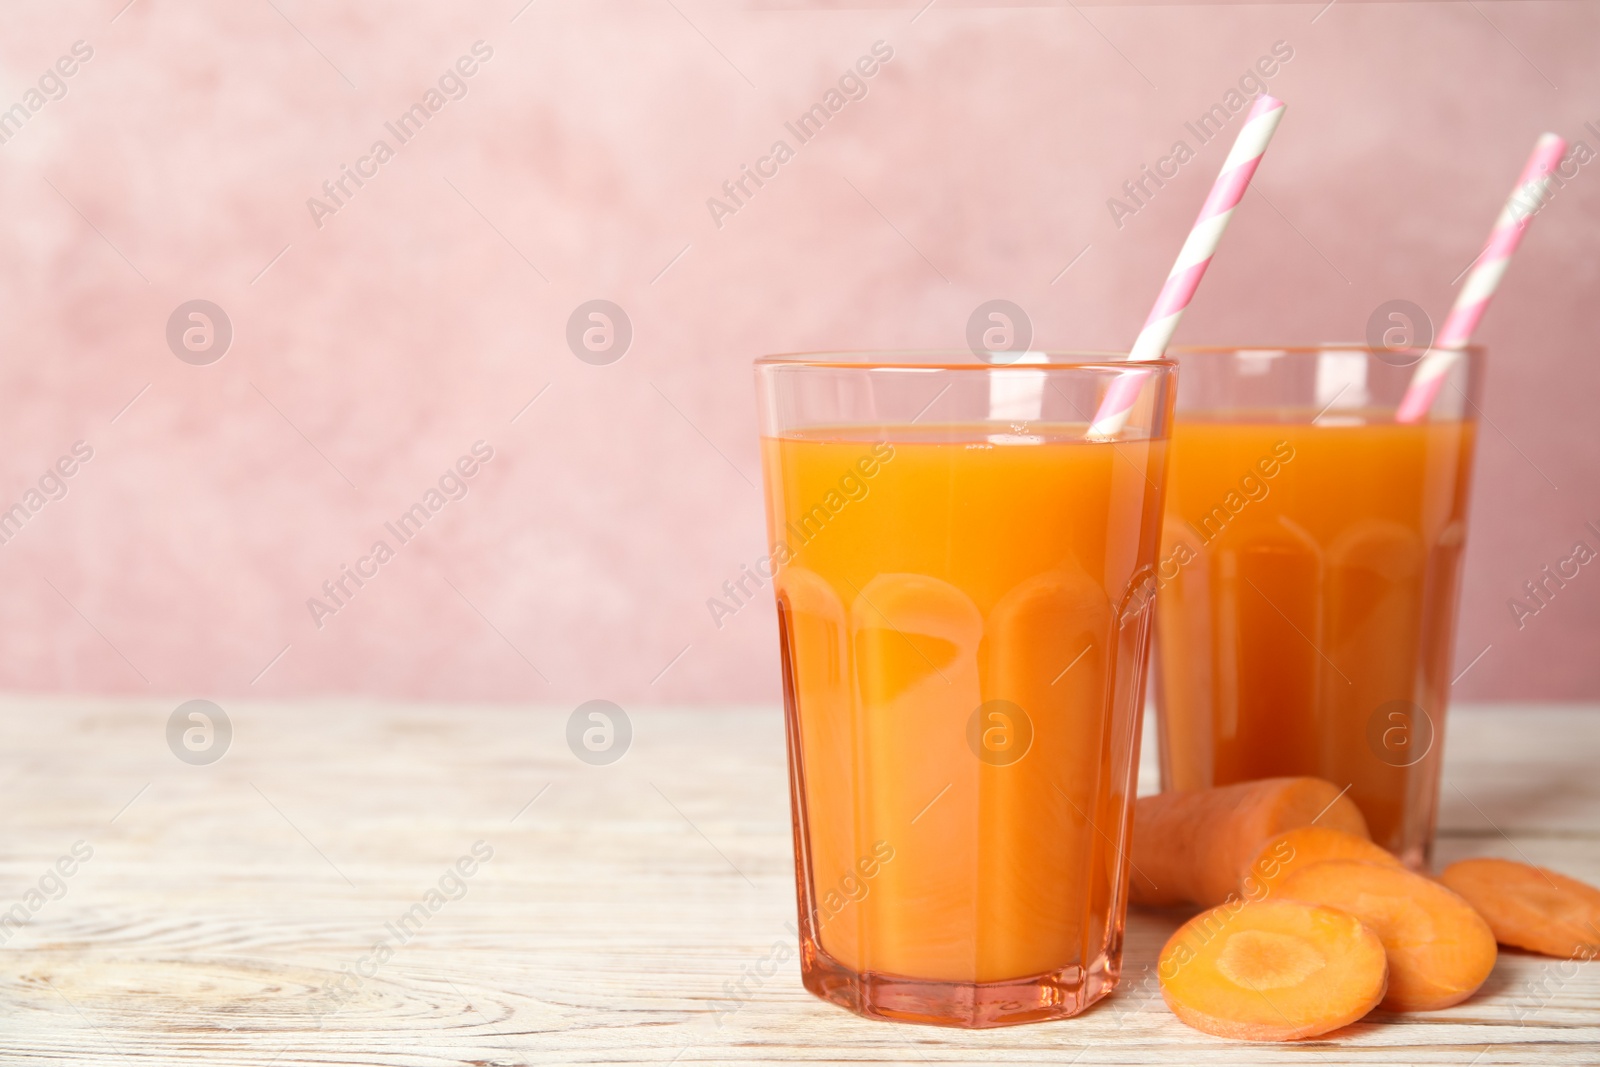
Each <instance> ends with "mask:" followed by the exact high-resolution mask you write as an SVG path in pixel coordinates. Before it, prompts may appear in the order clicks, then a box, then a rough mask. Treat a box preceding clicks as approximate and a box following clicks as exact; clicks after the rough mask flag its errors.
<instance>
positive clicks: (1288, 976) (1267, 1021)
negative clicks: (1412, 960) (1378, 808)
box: [1157, 900, 1388, 1041]
mask: <svg viewBox="0 0 1600 1067" xmlns="http://www.w3.org/2000/svg"><path fill="white" fill-rule="evenodd" d="M1157 974H1158V975H1159V976H1160V979H1161V995H1162V997H1163V998H1164V999H1165V1000H1166V1002H1167V1007H1169V1008H1171V1009H1172V1013H1173V1014H1174V1015H1176V1016H1177V1017H1178V1018H1179V1019H1182V1020H1183V1021H1184V1022H1186V1023H1188V1024H1189V1025H1190V1026H1192V1027H1194V1028H1195V1029H1196V1030H1204V1031H1205V1032H1206V1033H1208V1034H1215V1035H1217V1036H1218V1037H1229V1038H1234V1039H1237V1040H1241V1041H1298V1040H1300V1039H1302V1038H1307V1037H1316V1036H1317V1035H1318V1034H1325V1033H1327V1032H1328V1031H1330V1030H1337V1029H1338V1028H1339V1027H1341V1026H1347V1025H1349V1024H1350V1023H1353V1022H1355V1021H1356V1020H1357V1019H1359V1018H1361V1017H1362V1016H1363V1015H1365V1014H1367V1012H1369V1011H1371V1010H1372V1009H1373V1008H1374V1007H1376V1006H1377V1004H1378V1002H1379V1001H1380V1000H1382V999H1383V992H1384V987H1385V979H1386V977H1387V975H1388V965H1387V963H1386V962H1385V958H1384V952H1383V943H1382V942H1381V941H1380V940H1379V939H1378V935H1377V934H1375V933H1373V932H1372V931H1371V930H1369V929H1367V928H1366V927H1365V926H1363V925H1362V924H1361V922H1360V921H1359V920H1357V919H1356V918H1354V917H1353V916H1350V915H1346V914H1345V913H1344V912H1340V911H1335V910H1334V909H1332V908H1324V907H1319V906H1317V905H1314V904H1302V903H1298V902H1295V901H1279V900H1269V901H1263V902H1261V903H1259V904H1250V903H1244V902H1240V901H1234V902H1231V903H1228V904H1223V905H1221V906H1220V907H1216V908H1212V909H1211V910H1210V911H1205V912H1201V913H1200V914H1199V915H1196V916H1195V917H1194V918H1193V919H1190V920H1189V921H1188V922H1186V923H1184V924H1183V926H1181V927H1179V928H1178V931H1177V933H1175V934H1173V935H1172V938H1171V940H1169V941H1168V942H1167V945H1166V947H1165V948H1163V949H1162V950H1161V962H1160V965H1159V966H1158V968H1157Z"/></svg>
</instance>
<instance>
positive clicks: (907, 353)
mask: <svg viewBox="0 0 1600 1067" xmlns="http://www.w3.org/2000/svg"><path fill="white" fill-rule="evenodd" d="M994 354H995V355H997V356H1010V357H1012V358H1011V359H1008V360H1004V361H1002V360H999V359H997V360H995V361H993V362H990V361H989V360H985V359H984V358H982V357H981V356H979V355H977V354H975V353H974V352H973V351H972V350H971V349H967V348H904V349H898V348H884V349H870V348H843V349H837V350H828V351H815V352H780V353H776V354H773V355H766V356H758V357H757V358H756V359H755V360H754V366H755V367H756V368H757V369H758V370H759V369H765V368H780V367H811V368H817V369H832V370H940V371H984V372H987V371H996V370H1038V371H1064V370H1115V371H1121V370H1126V369H1128V368H1129V367H1133V366H1137V367H1148V368H1172V369H1176V367H1177V366H1178V364H1177V361H1176V360H1173V359H1167V358H1162V359H1141V360H1134V359H1129V358H1128V353H1127V352H1108V351H1094V350H1081V349H1065V348H1055V349H1052V348H1029V349H1023V350H1020V351H1017V352H997V353H994ZM1024 356H1029V357H1034V358H1033V359H1030V360H1028V361H1026V362H1024V361H1023V357H1024ZM1041 356H1042V357H1044V358H1043V360H1040V359H1038V358H1037V357H1041Z"/></svg>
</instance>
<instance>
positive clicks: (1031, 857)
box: [756, 353, 1172, 1027]
mask: <svg viewBox="0 0 1600 1067" xmlns="http://www.w3.org/2000/svg"><path fill="white" fill-rule="evenodd" d="M1005 358H1011V356H1010V355H1006V356H1005ZM1106 358H1107V359H1108V362H1103V363H1096V362H1089V361H1086V358H1085V357H1074V356H1070V355H1065V354H1046V353H1026V354H1024V355H1023V357H1022V358H1021V359H1019V360H1018V361H1017V362H1015V363H1012V364H1009V365H998V364H987V363H983V362H977V361H975V360H974V359H973V358H972V357H971V356H968V355H966V354H959V355H958V354H952V353H907V354H903V355H893V356H888V355H884V354H882V353H865V354H824V355H815V356H792V357H774V358H769V359H764V360H761V361H759V362H758V364H757V368H756V370H757V386H758V390H759V393H760V401H761V418H762V464H763V474H764V477H765V482H766V491H767V519H768V528H769V532H770V539H771V548H772V554H771V557H770V561H769V562H768V563H767V564H766V565H765V566H764V568H763V570H764V572H765V573H767V574H769V575H771V576H772V577H773V584H774V587H775V591H776V595H777V601H778V618H779V627H780V640H781V653H782V661H783V683H784V698H785V710H786V722H787V730H788V745H789V769H790V785H791V797H792V808H793V817H794V841H795V859H796V878H797V883H798V885H797V888H798V897H799V913H800V924H801V925H800V939H801V969H802V974H803V978H804V982H805V985H806V987H807V988H808V989H810V990H811V991H812V992H813V993H816V994H817V995H818V996H820V997H822V998H824V999H826V1000H830V1001H832V1002H834V1003H837V1004H840V1005H842V1006H844V1007H847V1008H849V1009H851V1010H852V1011H855V1012H858V1013H860V1014H863V1015H867V1016H872V1017H876V1018H886V1019H899V1020H909V1021H916V1022H924V1023H935V1024H942V1025H950V1026H965V1027H983V1026H999V1025H1006V1024H1010V1023H1020V1022H1029V1021H1036V1020H1042V1019H1051V1018H1061V1017H1064V1016H1068V1015H1074V1014H1076V1013H1077V1012H1079V1011H1082V1010H1083V1009H1084V1008H1085V1007H1087V1006H1088V1005H1089V1004H1090V1003H1092V1002H1094V1001H1095V1000H1097V999H1099V998H1100V997H1102V996H1104V995H1105V994H1106V993H1108V992H1109V991H1110V989H1111V988H1112V986H1113V985H1114V984H1115V982H1116V978H1117V973H1118V968H1119V966H1120V958H1121V942H1122V927H1123V915H1124V909H1125V901H1126V892H1125V890H1126V883H1127V873H1126V867H1127V864H1126V858H1125V856H1126V845H1127V837H1128V830H1129V821H1130V820H1129V811H1130V804H1131V802H1132V799H1133V795H1134V773H1135V769H1136V763H1137V760H1136V752H1137V745H1138V730H1139V709H1140V707H1141V705H1142V699H1143V693H1142V688H1143V678H1144V675H1145V668H1146V650H1147V647H1148V641H1149V632H1150V624H1149V619H1150V615H1151V611H1150V607H1151V602H1152V599H1153V593H1154V564H1155V562H1156V551H1157V547H1158V545H1159V541H1160V519H1161V495H1162V486H1163V482H1164V477H1165V469H1166V436H1167V431H1168V421H1169V419H1170V412H1171V392H1172V365H1171V364H1170V363H1167V362H1159V361H1158V362H1151V363H1141V364H1129V363H1126V362H1116V361H1115V360H1117V359H1118V357H1106ZM1119 378H1127V379H1130V380H1132V381H1134V382H1136V383H1137V385H1138V398H1137V401H1136V403H1135V405H1134V408H1133V412H1132V415H1131V417H1130V418H1129V420H1128V423H1127V425H1126V426H1125V427H1124V428H1123V429H1122V430H1121V431H1120V432H1119V433H1118V434H1117V436H1116V437H1115V438H1114V439H1111V440H1098V439H1097V440H1091V439H1089V438H1088V436H1087V425H1088V423H1089V422H1090V420H1091V416H1092V415H1093V413H1094V412H1095V410H1096V406H1097V404H1098V403H1099V400H1100V398H1101V397H1102V396H1103V395H1104V394H1105V392H1106V390H1107V389H1108V388H1109V386H1110V385H1111V383H1112V382H1113V381H1115V380H1117V379H1119Z"/></svg>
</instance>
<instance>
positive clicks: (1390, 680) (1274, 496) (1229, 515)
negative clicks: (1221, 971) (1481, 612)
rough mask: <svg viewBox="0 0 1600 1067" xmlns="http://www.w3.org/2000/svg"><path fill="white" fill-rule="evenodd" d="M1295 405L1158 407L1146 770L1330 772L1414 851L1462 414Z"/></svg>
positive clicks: (1207, 779)
mask: <svg viewBox="0 0 1600 1067" xmlns="http://www.w3.org/2000/svg"><path fill="white" fill-rule="evenodd" d="M1311 414H1313V413H1311V412H1280V413H1272V412H1265V413H1256V414H1254V415H1240V416H1236V417H1233V418H1229V419H1226V420H1224V419H1216V420H1207V419H1204V418H1195V417H1188V418H1180V419H1179V420H1178V423H1177V428H1176V430H1175V432H1174V435H1173V443H1172V465H1171V469H1170V478H1169V482H1168V495H1167V520H1166V525H1165V535H1164V544H1163V546H1162V564H1161V566H1160V567H1159V568H1158V577H1159V590H1160V591H1159V595H1158V611H1157V658H1158V663H1159V668H1158V674H1159V704H1160V708H1161V716H1162V733H1163V738H1162V740H1163V744H1162V774H1163V779H1164V784H1165V786H1166V788H1175V789H1199V788H1203V787H1206V786H1210V785H1224V784H1227V783H1230V782H1238V781H1244V780H1247V779H1251V778H1263V777H1271V776H1276V775H1315V776H1317V777H1321V778H1326V779H1328V780H1329V781H1332V782H1334V783H1335V784H1337V785H1340V786H1344V785H1349V786H1350V796H1351V798H1352V799H1353V800H1354V801H1355V802H1356V804H1357V805H1358V806H1359V807H1360V808H1361V810H1362V813H1363V814H1364V815H1365V816H1366V818H1367V822H1368V824H1369V827H1370V829H1371V831H1372V837H1373V840H1374V841H1376V842H1378V843H1379V844H1381V845H1383V846H1385V847H1386V848H1388V849H1390V850H1391V851H1394V852H1396V853H1397V854H1399V855H1401V856H1402V858H1404V859H1406V860H1407V862H1409V863H1412V864H1414V865H1418V864H1420V863H1422V861H1423V860H1424V858H1425V857H1424V855H1423V853H1424V851H1425V843H1426V842H1427V841H1429V840H1430V839H1431V837H1432V826H1433V818H1434V807H1435V805H1436V803H1437V793H1438V767H1439V752H1440V748H1441V746H1442V741H1443V737H1442V732H1443V727H1444V711H1445V706H1446V703H1447V696H1448V692H1449V686H1450V678H1449V668H1450V653H1451V647H1452V643H1453V640H1454V632H1455V615H1456V598H1457V592H1458V586H1459V574H1460V563H1461V554H1462V551H1463V547H1464V542H1465V530H1466V526H1465V522H1466V507H1467V488H1468V485H1467V482H1468V477H1469V474H1470V471H1471V458H1472V447H1473V425H1472V424H1471V423H1470V422H1429V423H1420V424H1413V425H1398V424H1395V423H1392V422H1382V421H1377V420H1378V419H1379V418H1381V416H1378V415H1376V414H1374V415H1372V416H1371V417H1372V418H1373V419H1374V421H1373V422H1371V423H1366V422H1364V421H1361V417H1360V416H1356V417H1353V418H1352V417H1350V416H1343V417H1344V418H1348V419H1349V420H1350V423H1349V424H1345V425H1339V424H1334V425H1307V424H1306V421H1307V420H1309V417H1310V416H1311ZM1296 417H1298V418H1299V419H1300V420H1302V421H1300V422H1299V423H1295V422H1293V421H1290V420H1292V419H1294V418H1296ZM1419 709H1420V710H1419Z"/></svg>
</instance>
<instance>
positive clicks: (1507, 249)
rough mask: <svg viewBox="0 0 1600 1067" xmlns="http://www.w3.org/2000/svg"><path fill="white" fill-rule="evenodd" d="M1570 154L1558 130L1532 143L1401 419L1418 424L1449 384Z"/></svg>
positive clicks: (1409, 390) (1417, 374)
mask: <svg viewBox="0 0 1600 1067" xmlns="http://www.w3.org/2000/svg"><path fill="white" fill-rule="evenodd" d="M1566 152H1567V142H1566V141H1563V140H1562V139H1561V138H1560V137H1557V136H1556V135H1555V134H1553V133H1547V134H1544V135H1542V136H1541V137H1540V138H1539V141H1538V143H1537V144H1535V145H1534V146H1533V155H1531V156H1529V157H1528V164H1527V166H1525V167H1523V168H1522V176H1521V177H1520V178H1518V179H1517V185H1516V188H1514V189H1512V190H1511V196H1510V198H1508V199H1507V200H1506V206H1505V207H1503V208H1501V209H1500V217H1499V218H1497V219H1495V221H1494V229H1493V230H1491V231H1490V233H1489V240H1488V243H1487V244H1485V245H1484V246H1483V251H1482V252H1480V253H1478V259H1477V263H1476V264H1475V265H1474V266H1473V268H1472V272H1471V273H1470V274H1468V275H1467V280H1466V282H1464V283H1463V284H1462V286H1461V292H1459V293H1457V294H1456V302H1455V305H1454V306H1453V307H1451V309H1450V314H1449V315H1447V316H1446V317H1445V320H1444V325H1443V326H1441V327H1440V328H1439V336H1438V337H1436V338H1435V339H1434V342H1433V347H1432V348H1430V349H1428V352H1427V354H1426V355H1424V356H1423V357H1422V362H1421V363H1418V364H1417V369H1416V370H1415V371H1414V372H1413V373H1412V375H1411V384H1410V385H1408V386H1406V393H1405V396H1403V397H1401V399H1400V406H1399V408H1397V409H1396V410H1395V413H1394V418H1395V421H1396V422H1417V421H1418V420H1420V419H1421V418H1422V417H1423V416H1425V415H1427V414H1428V409H1429V408H1430V407H1432V406H1433V401H1434V398H1436V397H1437V396H1438V395H1439V390H1440V389H1442V388H1443V387H1444V379H1445V376H1446V375H1447V374H1449V373H1450V368H1451V367H1453V366H1455V363H1456V359H1457V356H1458V353H1460V351H1461V350H1462V349H1463V348H1466V347H1467V342H1468V341H1470V340H1472V334H1473V332H1474V331H1475V330H1477V328H1478V320H1479V319H1481V318H1483V311H1484V309H1485V308H1487V307H1488V306H1489V298H1490V297H1492V296H1494V291H1495V289H1496V288H1497V287H1498V286H1499V285H1500V279H1501V278H1502V277H1504V276H1505V273H1506V267H1507V266H1508V265H1509V264H1510V263H1511V253H1513V252H1515V251H1516V250H1517V245H1518V244H1520V243H1521V241H1522V235H1523V233H1524V232H1526V231H1527V229H1528V227H1529V226H1530V225H1532V224H1533V216H1534V213H1535V212H1537V211H1538V210H1539V209H1540V208H1541V207H1543V206H1544V198H1545V195H1546V194H1547V193H1548V192H1549V191H1550V182H1551V177H1550V172H1551V171H1553V170H1555V169H1556V167H1557V166H1558V165H1559V164H1560V163H1561V157H1562V156H1564V155H1566Z"/></svg>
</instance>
